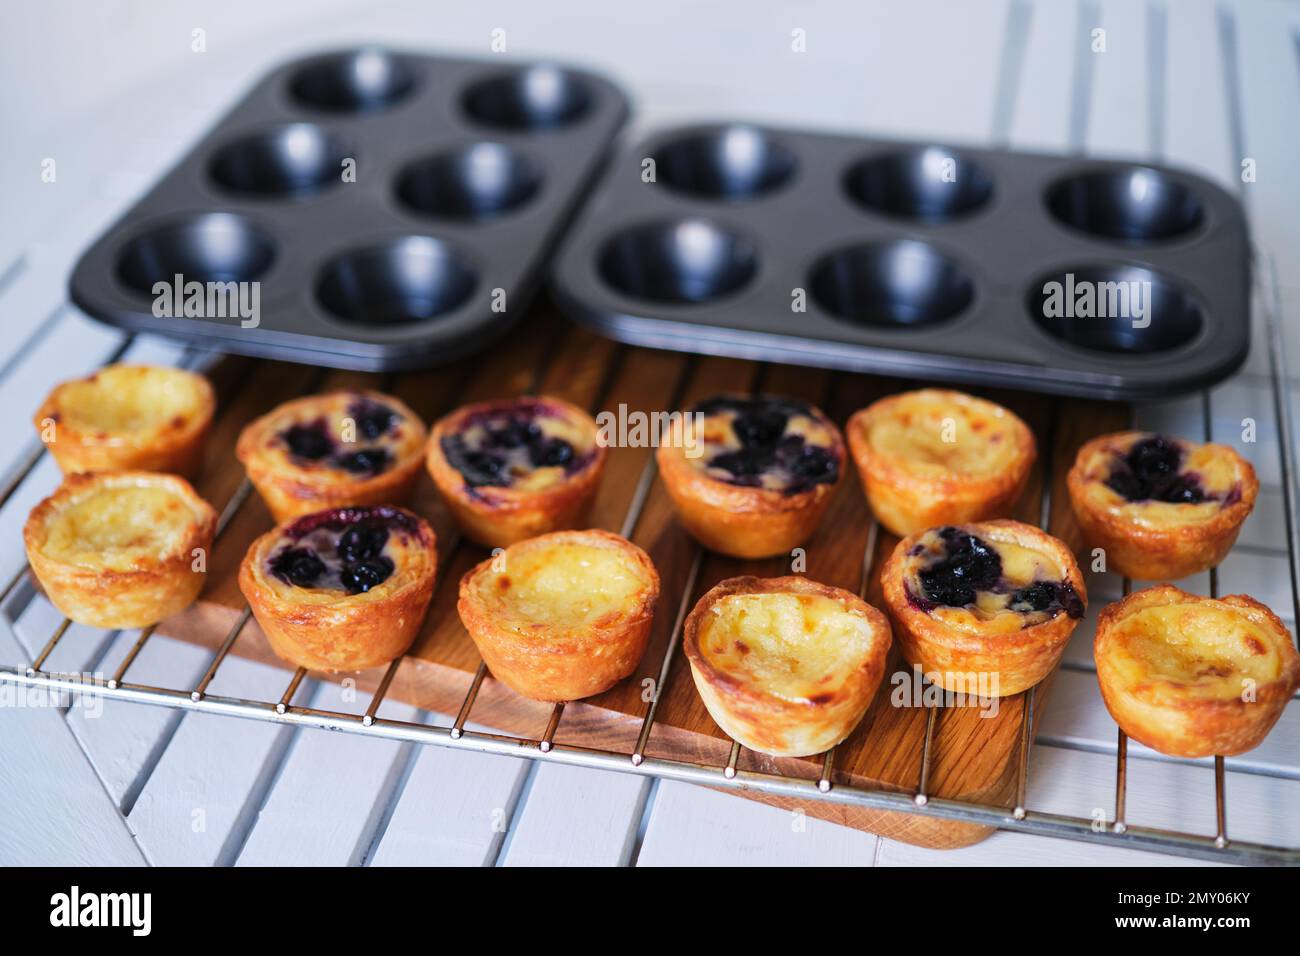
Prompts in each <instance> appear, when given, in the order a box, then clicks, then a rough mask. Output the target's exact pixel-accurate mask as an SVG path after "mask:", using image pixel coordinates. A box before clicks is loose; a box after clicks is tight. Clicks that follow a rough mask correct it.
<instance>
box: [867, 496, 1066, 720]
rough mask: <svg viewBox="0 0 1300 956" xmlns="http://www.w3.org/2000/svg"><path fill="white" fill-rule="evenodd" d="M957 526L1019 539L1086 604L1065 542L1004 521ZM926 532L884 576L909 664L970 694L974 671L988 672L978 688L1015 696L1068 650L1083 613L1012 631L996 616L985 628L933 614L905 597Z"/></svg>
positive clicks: (896, 556)
mask: <svg viewBox="0 0 1300 956" xmlns="http://www.w3.org/2000/svg"><path fill="white" fill-rule="evenodd" d="M956 527H957V528H959V529H960V530H962V531H965V532H968V533H970V534H973V535H976V536H977V537H979V538H981V539H983V540H985V541H987V542H989V543H991V544H993V545H995V546H996V545H999V544H1003V543H1007V544H1012V545H1018V546H1020V547H1021V548H1025V549H1027V550H1028V551H1030V552H1033V553H1036V554H1038V555H1041V556H1043V557H1044V558H1046V559H1047V560H1048V561H1049V562H1050V563H1051V565H1052V566H1053V567H1054V571H1059V572H1060V578H1059V580H1060V581H1062V582H1064V583H1068V584H1069V585H1071V586H1072V587H1073V588H1074V591H1075V593H1076V594H1077V595H1078V597H1079V600H1080V601H1081V602H1083V604H1084V606H1085V607H1086V604H1087V600H1088V592H1087V590H1086V588H1085V586H1084V582H1083V574H1082V573H1081V572H1080V571H1079V566H1078V564H1076V563H1075V560H1074V555H1073V554H1071V553H1070V549H1069V548H1068V547H1066V545H1065V543H1064V542H1062V541H1060V540H1058V539H1057V538H1054V537H1052V536H1051V535H1049V534H1047V533H1046V532H1044V531H1042V530H1041V529H1039V528H1035V527H1034V526H1032V525H1027V524H1023V523H1022V522H1019V521H1011V520H1007V519H1002V520H995V521H984V522H978V523H971V524H962V525H957V526H956ZM923 537H924V532H922V533H918V534H914V535H910V536H908V537H906V538H904V539H903V540H901V541H899V543H898V545H897V546H896V547H895V548H894V551H893V553H892V554H891V555H890V556H889V560H888V561H886V562H885V566H884V568H882V569H881V575H880V582H881V588H882V590H883V592H884V598H885V609H886V611H887V612H888V613H889V617H890V620H891V621H892V622H893V624H894V636H895V637H896V638H897V640H898V647H899V649H900V650H901V651H902V653H903V657H904V658H905V659H906V660H907V662H908V663H909V664H911V665H912V666H913V667H919V668H921V671H922V673H923V674H924V675H925V676H926V678H927V679H928V680H930V681H932V682H934V683H936V684H938V685H939V686H941V687H943V688H945V689H946V690H950V691H955V692H966V693H971V692H972V680H971V678H972V676H983V677H985V678H987V680H981V681H978V682H977V683H978V686H980V687H981V688H983V687H987V688H988V692H987V693H988V695H989V696H994V697H1010V696H1012V695H1014V694H1018V693H1020V692H1021V691H1023V690H1027V689H1028V688H1030V687H1033V686H1034V685H1035V684H1037V683H1039V682H1040V681H1042V680H1043V679H1044V678H1045V677H1047V675H1048V674H1050V673H1051V672H1052V670H1053V669H1054V668H1055V667H1056V665H1057V663H1058V662H1059V661H1060V659H1061V655H1062V654H1063V653H1064V652H1065V646H1066V644H1068V643H1069V641H1070V635H1071V634H1072V633H1074V629H1075V627H1077V626H1078V623H1079V619H1078V618H1073V617H1070V616H1069V614H1067V613H1066V612H1065V611H1064V610H1061V611H1059V612H1057V613H1056V614H1055V615H1054V616H1052V617H1050V618H1048V619H1047V620H1045V621H1042V622H1041V623H1037V624H1031V625H1029V626H1028V627H1021V628H1019V629H1015V630H1007V629H1005V627H998V626H997V625H996V624H995V623H993V622H990V623H989V624H988V625H987V626H985V625H983V624H982V623H981V622H980V621H979V620H978V619H977V618H976V617H975V616H974V615H966V616H965V619H964V620H963V626H955V625H954V623H951V622H946V621H944V620H942V619H941V618H940V617H936V616H934V615H933V614H931V613H930V611H929V610H926V609H924V608H923V607H920V606H918V605H917V603H915V602H913V601H912V600H911V599H910V597H909V595H908V578H909V575H910V573H911V572H912V567H911V565H912V561H913V557H912V555H911V554H910V552H912V549H913V548H914V547H915V546H916V545H917V544H918V542H920V541H921V539H922V538H923ZM939 610H946V609H942V608H941V609H939ZM995 675H996V677H995ZM981 693H983V691H981Z"/></svg>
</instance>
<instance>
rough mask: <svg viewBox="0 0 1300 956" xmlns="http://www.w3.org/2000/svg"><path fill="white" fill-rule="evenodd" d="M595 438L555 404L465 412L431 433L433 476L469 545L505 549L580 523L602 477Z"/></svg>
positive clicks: (582, 416)
mask: <svg viewBox="0 0 1300 956" xmlns="http://www.w3.org/2000/svg"><path fill="white" fill-rule="evenodd" d="M598 437H599V432H598V429H597V427H596V422H595V421H594V420H593V419H592V417H591V416H590V415H588V414H587V413H586V412H584V411H583V410H582V409H580V408H578V407H577V406H576V405H571V404H569V403H568V402H566V401H563V400H561V399H558V398H551V397H548V396H525V397H522V398H513V399H503V400H499V401H490V402H480V403H478V404H474V405H466V406H464V407H462V408H458V409H457V410H456V411H454V412H452V413H451V414H450V415H448V416H447V417H445V418H443V419H442V420H441V421H439V422H438V423H437V424H435V425H434V426H433V434H432V435H430V436H429V450H428V468H429V474H430V475H432V476H433V481H434V484H436V485H437V486H438V490H439V491H440V492H441V493H442V497H443V500H444V501H446V502H447V506H448V508H450V510H451V512H452V514H453V515H454V516H455V518H456V521H457V523H458V524H459V525H460V527H461V530H462V531H464V532H465V534H466V535H467V536H468V537H469V538H470V539H471V540H473V541H477V542H478V543H479V544H482V545H485V546H487V547H490V548H492V547H505V546H506V545H510V544H514V543H515V542H516V541H522V540H523V539H525V538H531V537H533V536H535V535H539V534H545V533H547V532H550V531H559V530H564V529H568V528H573V527H576V526H578V525H581V524H582V523H583V521H584V520H585V518H586V515H587V512H588V511H589V510H590V507H591V501H592V498H593V497H595V494H596V489H597V487H598V486H599V485H600V478H601V475H603V474H604V471H605V457H606V451H605V447H604V446H603V445H602V444H600V442H599V441H598V440H597V439H598Z"/></svg>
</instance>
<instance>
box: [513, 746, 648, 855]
mask: <svg viewBox="0 0 1300 956" xmlns="http://www.w3.org/2000/svg"><path fill="white" fill-rule="evenodd" d="M649 789H650V781H649V780H647V779H644V778H641V777H634V776H631V775H628V774H614V773H605V772H602V771H599V770H589V769H587V768H585V767H567V766H564V765H561V764H539V765H538V766H537V769H536V772H535V775H534V780H533V786H532V788H531V790H529V791H528V793H527V799H526V801H525V802H524V805H523V809H522V811H520V812H519V813H518V814H517V815H516V822H515V824H514V826H513V827H512V832H511V834H510V835H509V839H508V840H507V844H506V847H505V850H504V853H503V860H502V862H503V863H504V864H505V865H506V866H620V865H623V864H625V863H627V862H628V860H629V859H630V857H631V854H632V848H633V846H634V845H635V842H636V830H637V824H638V823H639V821H640V819H641V811H642V810H643V809H644V807H645V800H646V796H647V794H648V793H649Z"/></svg>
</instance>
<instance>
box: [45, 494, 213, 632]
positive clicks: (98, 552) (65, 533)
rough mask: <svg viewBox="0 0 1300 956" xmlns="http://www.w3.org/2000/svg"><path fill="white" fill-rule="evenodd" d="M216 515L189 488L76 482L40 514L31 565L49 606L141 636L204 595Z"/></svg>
mask: <svg viewBox="0 0 1300 956" xmlns="http://www.w3.org/2000/svg"><path fill="white" fill-rule="evenodd" d="M216 525H217V513H216V512H215V511H214V510H213V508H212V506H211V505H209V504H208V503H207V502H206V501H204V500H203V499H202V498H200V497H199V496H198V495H197V494H196V493H195V491H194V489H193V488H192V487H191V486H190V484H189V482H187V481H186V480H185V479H183V478H178V477H176V476H175V475H162V474H155V473H153V472H145V471H114V472H100V473H97V474H74V475H69V476H68V477H67V478H65V479H64V480H63V484H61V485H60V486H59V488H58V490H57V491H55V492H54V494H53V495H51V496H50V497H48V498H46V499H45V500H44V501H42V502H41V503H40V504H39V505H37V506H36V508H35V509H34V510H33V511H32V513H31V515H30V516H29V517H28V519H27V524H26V526H25V527H24V528H23V542H24V544H25V545H26V547H27V559H28V561H30V562H31V566H32V571H34V572H35V574H36V578H37V580H39V581H40V582H41V587H42V588H44V589H45V593H46V596H48V597H49V599H50V601H51V603H53V604H54V606H55V607H57V608H58V609H59V610H60V611H62V612H63V613H64V614H65V615H67V616H68V617H69V618H71V619H72V620H74V621H76V622H77V623H79V624H86V625H89V626H91V627H102V628H115V629H123V628H136V627H148V626H149V625H151V624H157V623H158V622H159V621H161V620H162V619H163V618H165V617H169V616H171V615H172V614H176V613H178V612H179V611H182V610H184V609H185V608H186V607H188V606H189V605H190V604H192V603H193V602H194V599H195V598H197V597H198V595H199V591H201V590H202V589H203V581H204V577H205V573H204V572H205V569H206V565H207V552H208V551H209V550H210V549H211V547H212V537H213V534H214V532H215V530H216Z"/></svg>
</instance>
